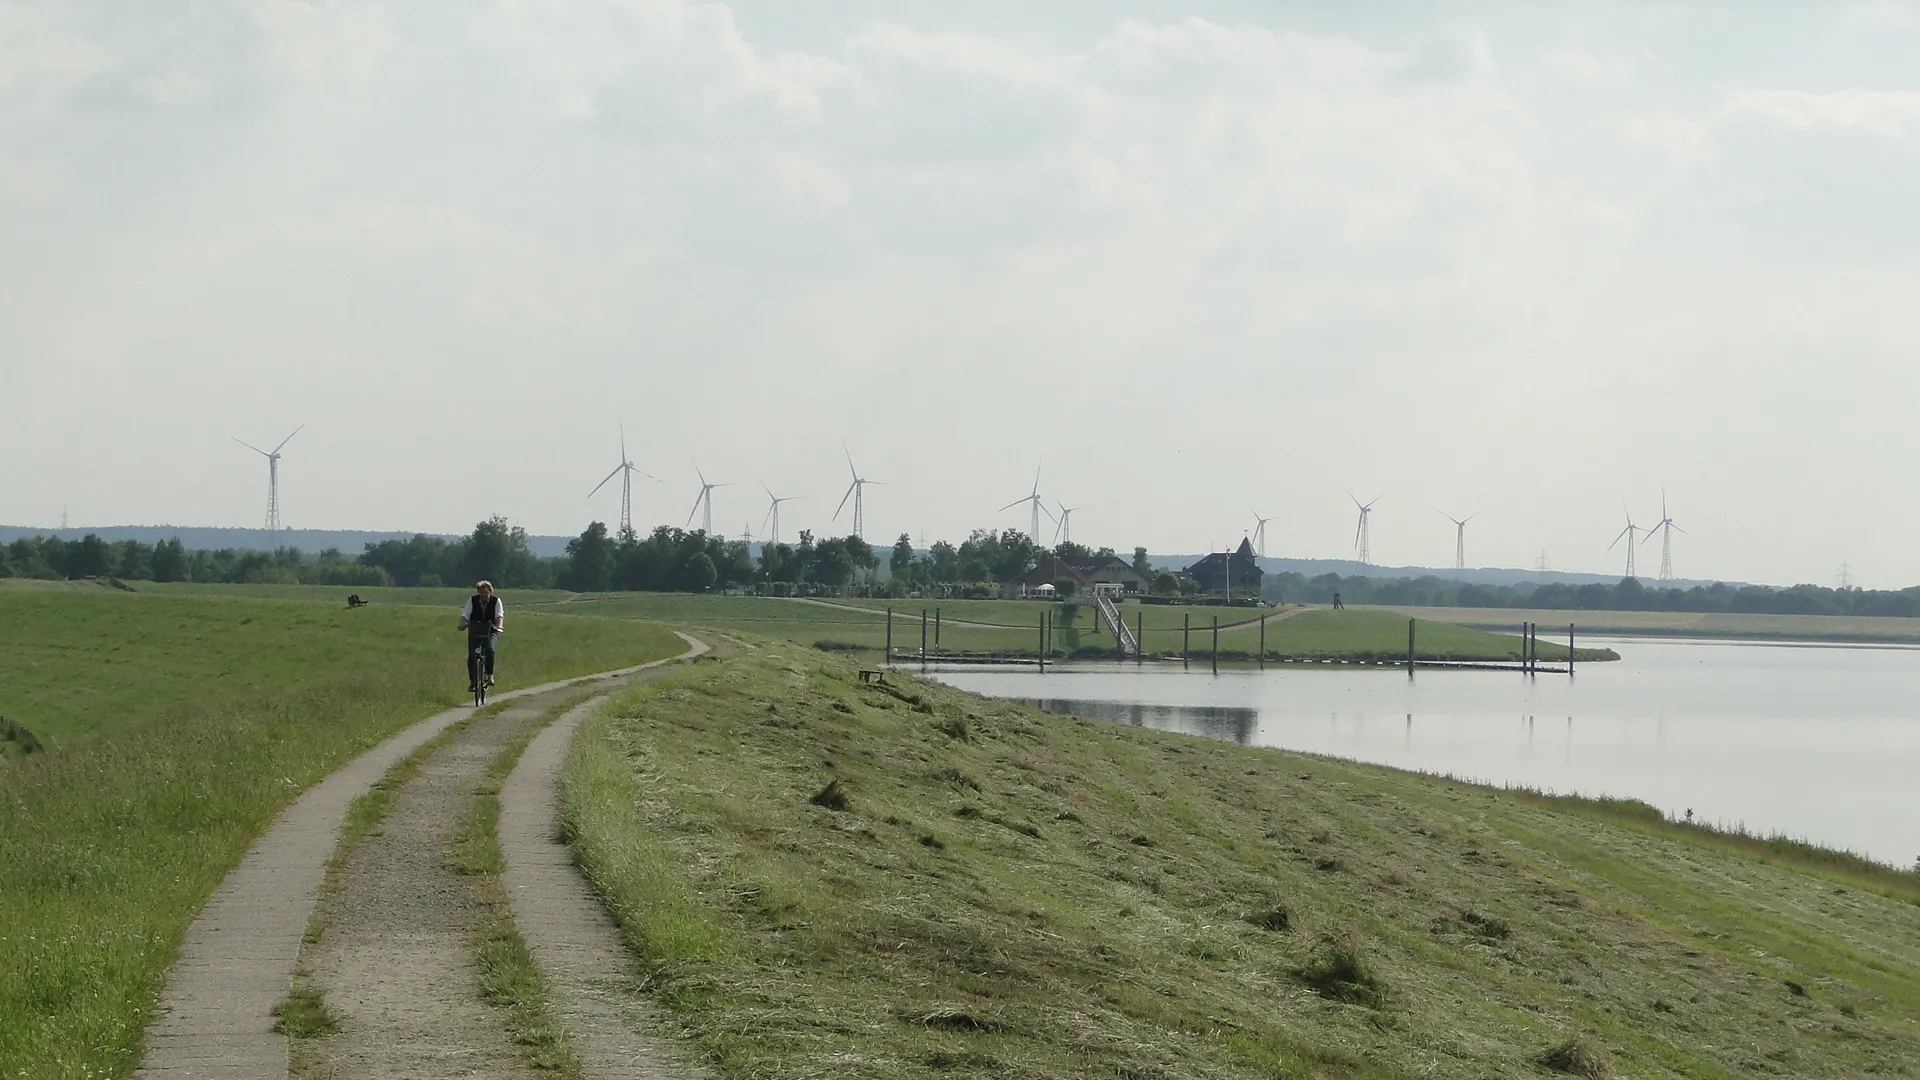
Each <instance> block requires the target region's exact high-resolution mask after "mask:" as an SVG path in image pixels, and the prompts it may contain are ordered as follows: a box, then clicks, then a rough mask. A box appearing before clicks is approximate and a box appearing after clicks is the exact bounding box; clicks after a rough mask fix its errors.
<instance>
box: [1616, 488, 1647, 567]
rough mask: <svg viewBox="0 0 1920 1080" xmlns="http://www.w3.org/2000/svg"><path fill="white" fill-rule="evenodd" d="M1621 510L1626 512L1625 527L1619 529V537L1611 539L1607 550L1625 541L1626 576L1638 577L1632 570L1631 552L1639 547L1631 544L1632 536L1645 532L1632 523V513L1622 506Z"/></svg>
mask: <svg viewBox="0 0 1920 1080" xmlns="http://www.w3.org/2000/svg"><path fill="white" fill-rule="evenodd" d="M1621 509H1622V510H1626V514H1627V527H1626V528H1624V529H1621V530H1620V535H1619V536H1616V537H1614V538H1613V543H1611V544H1608V545H1607V550H1608V551H1612V550H1613V549H1614V548H1616V547H1619V546H1620V541H1621V540H1622V539H1624V540H1626V542H1627V576H1628V577H1638V576H1639V575H1638V574H1636V573H1634V568H1633V550H1634V548H1636V547H1638V546H1639V545H1638V544H1635V543H1634V542H1633V534H1635V533H1637V532H1642V531H1645V530H1642V529H1641V528H1640V526H1638V525H1635V524H1634V523H1633V511H1631V510H1627V508H1626V507H1625V506H1624V505H1622V506H1621Z"/></svg>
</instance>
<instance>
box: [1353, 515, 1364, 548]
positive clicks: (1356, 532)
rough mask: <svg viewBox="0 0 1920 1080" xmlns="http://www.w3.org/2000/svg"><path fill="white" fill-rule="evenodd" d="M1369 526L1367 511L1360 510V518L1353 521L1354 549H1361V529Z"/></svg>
mask: <svg viewBox="0 0 1920 1080" xmlns="http://www.w3.org/2000/svg"><path fill="white" fill-rule="evenodd" d="M1366 527H1367V512H1366V510H1364V509H1362V510H1361V511H1360V520H1359V521H1356V522H1354V523H1353V549H1354V550H1355V551H1358V550H1360V530H1361V529H1364V528H1366Z"/></svg>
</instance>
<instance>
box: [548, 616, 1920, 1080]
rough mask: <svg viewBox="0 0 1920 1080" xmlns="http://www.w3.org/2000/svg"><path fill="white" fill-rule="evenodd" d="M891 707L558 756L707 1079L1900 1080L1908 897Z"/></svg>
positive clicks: (1531, 805) (956, 696)
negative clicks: (1551, 1077)
mask: <svg viewBox="0 0 1920 1080" xmlns="http://www.w3.org/2000/svg"><path fill="white" fill-rule="evenodd" d="M890 678H893V679H895V680H897V681H898V683H899V686H897V687H895V688H893V689H886V688H876V687H868V686H864V685H862V684H861V683H860V682H859V681H858V680H857V678H855V671H854V670H853V668H851V667H850V666H848V665H846V664H844V663H843V662H841V661H839V660H837V659H835V658H832V657H829V656H824V655H822V654H819V653H817V652H812V651H809V650H805V649H799V648H794V647H791V646H786V645H768V646H763V647H761V648H758V649H751V650H746V651H744V652H743V654H742V655H740V656H738V657H737V658H735V659H731V660H727V661H722V662H712V663H701V664H698V665H695V666H694V667H692V668H690V669H689V670H688V671H686V672H683V673H680V674H678V675H676V676H673V677H670V678H667V679H663V680H661V681H659V682H657V683H653V684H650V685H648V686H645V687H641V688H637V689H636V690H634V691H633V692H631V693H629V694H626V695H624V696H623V697H622V698H621V699H619V700H617V701H616V702H615V703H614V705H613V706H612V707H611V708H609V709H608V710H605V711H603V712H602V714H601V715H599V716H598V717H597V718H595V719H593V720H592V721H590V723H589V725H588V726H587V727H586V728H585V729H583V731H582V733H581V736H580V738H579V739H578V740H577V741H576V743H575V745H574V748H573V751H572V755H571V757H570V759H569V761H568V764H567V772H566V777H565V786H564V790H563V813H564V815H565V819H566V827H567V829H568V831H569V833H570V835H571V837H572V841H573V843H574V844H575V846H576V850H577V853H578V856H579V858H580V859H581V861H582V863H583V865H584V867H585V868H586V870H587V872H588V874H589V876H590V877H591V878H592V879H593V881H594V883H595V885H596V887H597V888H598V889H599V890H600V892H601V894H602V896H603V898H604V899H605V900H606V901H607V902H608V904H609V907H610V909H611V910H612V911H613V912H614V913H615V915H616V917H617V918H618V920H619V921H620V923H621V926H622V928H623V930H624V932H625V934H626V935H627V937H628V939H629V941H630V942H631V944H632V946H633V947H634V949H635V950H636V951H637V952H638V953H639V954H640V955H641V956H642V958H643V960H644V962H645V963H646V964H647V965H648V966H649V968H650V969H652V970H653V972H654V977H653V978H652V979H650V980H649V983H648V985H649V987H650V989H651V992H653V993H655V994H656V995H657V996H658V998H659V1000H660V1002H661V1003H662V1004H663V1005H664V1006H665V1007H666V1008H668V1009H669V1010H670V1011H671V1013H672V1015H673V1017H674V1019H675V1020H676V1021H677V1022H678V1023H680V1024H682V1025H684V1027H685V1029H686V1030H687V1031H688V1032H689V1033H690V1034H691V1036H692V1038H693V1039H694V1040H696V1042H697V1044H698V1045H699V1047H700V1048H701V1049H702V1050H703V1051H704V1052H705V1053H706V1054H707V1055H708V1056H709V1057H710V1058H711V1060H712V1061H713V1062H714V1064H715V1065H716V1067H717V1070H718V1072H719V1073H720V1074H721V1075H722V1076H725V1077H816V1076H850V1077H855V1076H857V1077H936V1076H978V1077H987V1076H994V1077H1006V1076H1014V1077H1029V1078H1041V1077H1067V1076H1075V1077H1091V1076H1099V1077H1119V1078H1133V1080H1144V1078H1167V1080H1171V1078H1175V1077H1179V1078H1188V1077H1280V1076H1333V1077H1414V1076H1422V1077H1425V1076H1442V1077H1487V1076H1538V1075H1544V1074H1550V1073H1552V1072H1554V1071H1556V1070H1557V1071H1559V1072H1561V1073H1570V1074H1572V1075H1583V1076H1600V1075H1615V1076H1620V1075H1633V1076H1675V1077H1678V1076H1687V1077H1726V1078H1732V1077H1749V1076H1764V1075H1776V1076H1798V1077H1860V1076H1867V1075H1876V1074H1877V1075H1900V1076H1905V1075H1914V1072H1915V1069H1916V1068H1917V1067H1920V1066H1917V1065H1916V1063H1920V906H1917V905H1916V902H1915V901H1916V899H1917V898H1920V882H1916V881H1913V880H1912V879H1911V875H1907V874H1905V873H1902V872H1899V871H1894V870H1891V869H1880V870H1875V869H1874V868H1872V867H1862V868H1859V870H1858V872H1857V873H1854V874H1851V875H1849V874H1846V873H1843V872H1841V871H1839V870H1829V869H1822V868H1819V867H1803V866H1795V865H1790V864H1788V863H1786V862H1782V861H1775V860H1773V859H1772V858H1771V857H1770V856H1769V855H1768V854H1767V852H1766V851H1765V850H1764V848H1763V847H1761V846H1760V845H1753V844H1746V845H1742V844H1741V843H1739V842H1736V841H1735V840H1733V839H1731V838H1716V837H1713V836H1710V835H1705V834H1700V833H1697V832H1691V831H1689V830H1686V829H1683V828H1680V827H1676V826H1673V825H1671V824H1668V823H1663V822H1659V821H1657V820H1656V819H1655V818H1641V817H1639V816H1637V815H1636V813H1635V812H1634V808H1633V807H1632V806H1627V807H1622V806H1620V805H1618V804H1604V803H1594V802H1579V801H1573V800H1551V799H1546V798H1542V797H1539V796H1526V795H1522V794H1518V793H1506V792H1500V791H1495V790H1491V789H1486V788H1479V787H1473V786H1469V785H1463V784H1458V783H1452V782H1448V781H1444V780H1440V779H1436V778H1429V777H1421V776H1416V775H1411V774H1405V773H1399V772H1394V771H1392V770H1387V769H1381V768H1376V767H1369V766H1363V765H1359V764H1352V763H1345V762H1340V761H1335V760H1328V759H1320V758H1314V757H1308V756H1304V755H1298V754H1289V753H1282V752H1276V751H1265V750H1252V749H1246V748H1242V747H1237V746H1233V745H1229V744H1222V743H1213V742H1208V741H1203V740H1199V739H1194V738H1188V737H1183V736H1177V735H1169V734H1165V733H1159V732H1154V731H1149V730H1144V729H1136V728H1127V727H1119V726H1107V725H1097V724H1093V723H1090V722H1086V721H1081V720H1076V719H1073V718H1067V717H1057V716H1050V715H1046V714H1042V713H1037V712H1034V711H1032V710H1030V709H1027V708H1024V707H1021V706H1017V705H1013V704H1009V703H1002V702H994V701H989V700H986V699H982V698H978V697H973V696H970V695H965V694H961V693H959V692H957V691H953V690H949V689H947V688H944V687H940V686H937V685H935V684H931V683H926V682H921V681H918V680H913V679H911V678H908V677H906V676H890ZM830 784H833V785H834V786H833V787H832V788H831V790H829V785H830ZM842 799H844V801H843V802H842V801H841V800H842Z"/></svg>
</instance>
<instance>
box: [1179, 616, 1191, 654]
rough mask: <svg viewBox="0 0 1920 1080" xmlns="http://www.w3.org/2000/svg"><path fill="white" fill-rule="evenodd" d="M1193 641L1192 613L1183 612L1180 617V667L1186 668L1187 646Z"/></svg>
mask: <svg viewBox="0 0 1920 1080" xmlns="http://www.w3.org/2000/svg"><path fill="white" fill-rule="evenodd" d="M1192 641H1193V612H1191V611H1189V612H1184V613H1182V614H1181V616H1180V665H1181V666H1182V667H1185V666H1187V656H1188V650H1187V646H1188V645H1189V644H1191V643H1192Z"/></svg>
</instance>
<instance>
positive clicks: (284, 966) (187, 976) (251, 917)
mask: <svg viewBox="0 0 1920 1080" xmlns="http://www.w3.org/2000/svg"><path fill="white" fill-rule="evenodd" d="M681 636H682V638H683V639H685V640H687V641H688V642H689V645H690V647H689V649H688V651H687V652H685V653H683V654H681V655H680V656H678V657H674V658H672V659H669V660H659V661H655V662H653V663H650V664H640V665H636V666H634V667H629V668H621V669H619V670H617V671H607V672H601V673H598V674H594V675H583V676H580V677H578V678H573V679H563V680H560V681H558V682H551V683H545V684H543V685H540V686H532V687H527V688H526V689H523V690H512V691H508V692H506V693H502V694H500V695H499V696H498V697H497V698H495V699H494V700H496V701H502V702H505V701H511V700H513V699H516V698H524V697H532V696H535V695H544V694H549V693H552V692H553V691H557V690H563V689H566V688H568V687H574V686H580V685H582V684H586V683H593V682H599V681H603V680H607V679H616V678H620V677H623V676H627V675H633V674H637V673H639V672H643V671H646V670H648V669H651V668H657V667H660V666H662V665H664V664H668V663H672V662H673V661H674V660H684V659H689V658H691V657H694V656H697V655H699V654H700V653H701V652H704V651H705V650H706V647H705V645H703V644H701V643H698V642H695V641H693V639H691V638H686V636H685V635H681ZM471 714H472V710H471V709H470V708H465V707H463V708H458V709H449V710H447V711H446V712H442V713H438V714H435V715H433V716H430V717H428V718H426V719H425V720H422V721H419V722H418V723H416V724H414V725H412V726H411V727H408V728H406V729H404V730H402V731H401V732H399V733H398V734H395V735H393V736H391V737H389V738H388V739H387V740H386V741H385V742H382V743H381V744H379V745H378V746H376V747H374V748H373V749H371V750H368V751H367V752H366V753H364V754H361V755H360V756H359V757H357V758H355V759H353V760H352V761H351V762H349V763H348V764H347V765H345V766H343V767H342V768H341V769H339V770H338V771H336V772H334V773H333V774H332V775H330V776H328V777H327V778H326V779H324V780H322V781H320V782H319V783H317V784H315V785H314V786H312V787H311V788H308V789H307V790H306V791H305V792H304V793H302V794H301V796H300V797H299V798H298V799H296V800H294V803H293V805H292V806H289V807H288V808H287V809H286V810H285V811H284V812H282V813H281V815H280V817H279V818H277V819H276V820H275V821H274V823H273V825H272V826H270V827H269V828H268V829H267V831H266V832H265V833H263V834H261V836H260V838H259V839H258V840H257V841H255V842H254V845H253V847H252V848H251V849H249V850H248V852H247V855H246V857H245V858H244V859H243V860H241V863H240V865H239V866H237V867H235V868H234V869H233V871H232V872H230V873H229V874H228V875H227V877H226V879H225V880H224V881H222V882H221V883H220V887H219V888H217V889H215V890H214V894H213V896H212V897H211V898H210V899H209V900H208V902H207V906H206V907H205V908H203V909H202V910H201V912H200V916H199V917H198V918H196V919H195V920H194V921H193V924H192V925H191V926H190V927H188V929H187V935H186V939H185V940H184V941H183V942H182V943H181V947H180V956H179V958H178V959H177V960H175V961H174V965H173V967H172V968H171V969H170V970H169V971H168V972H167V983H166V987H165V989H164V990H163V991H162V994H161V999H160V1007H159V1009H158V1010H157V1012H156V1015H155V1018H154V1020H153V1022H152V1023H151V1024H149V1025H148V1028H147V1037H146V1054H145V1056H144V1059H143V1061H142V1063H141V1066H140V1069H139V1070H138V1072H136V1073H135V1075H136V1076H138V1077H142V1078H150V1080H279V1078H283V1077H285V1076H286V1075H287V1069H288V1047H287V1039H286V1037H285V1036H283V1035H281V1034H279V1033H278V1032H276V1031H274V1029H273V1016H272V1010H273V1007H274V1006H275V1005H278V1004H279V1003H280V1002H281V1000H282V999H284V998H285V997H286V994H287V988H288V985H289V983H290V982H291V980H292V978H293V970H294V966H295V965H296V964H297V963H298V961H299V957H300V939H301V937H302V935H303V934H304V933H305V932H306V928H307V920H308V919H309V918H310V917H311V916H312V914H313V909H314V905H315V903H316V902H317V901H318V899H319V894H320V885H321V881H322V878H323V877H324V875H325V872H326V863H327V859H328V857H329V856H331V855H332V854H333V850H334V848H335V847H336V846H337V845H338V843H339V839H340V827H341V823H342V822H343V821H344V820H345V818H346V814H347V809H348V807H349V806H350V805H351V804H352V803H353V800H354V799H356V798H359V797H360V796H361V795H364V794H366V793H367V792H368V791H369V790H370V789H372V787H373V785H374V784H375V783H377V782H378V781H379V780H380V778H381V777H382V776H385V775H386V773H387V770H389V769H391V768H392V767H393V766H394V765H395V764H397V763H398V762H399V761H401V760H402V759H403V758H405V757H406V756H407V755H409V754H411V753H413V751H415V750H416V749H418V748H419V747H420V745H421V744H422V743H425V742H426V741H427V740H429V739H431V738H433V737H434V736H435V735H438V734H440V733H441V732H443V731H445V730H446V729H447V728H448V727H450V726H452V725H453V724H454V723H455V722H457V721H459V720H460V719H462V718H464V717H466V716H469V715H471Z"/></svg>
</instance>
